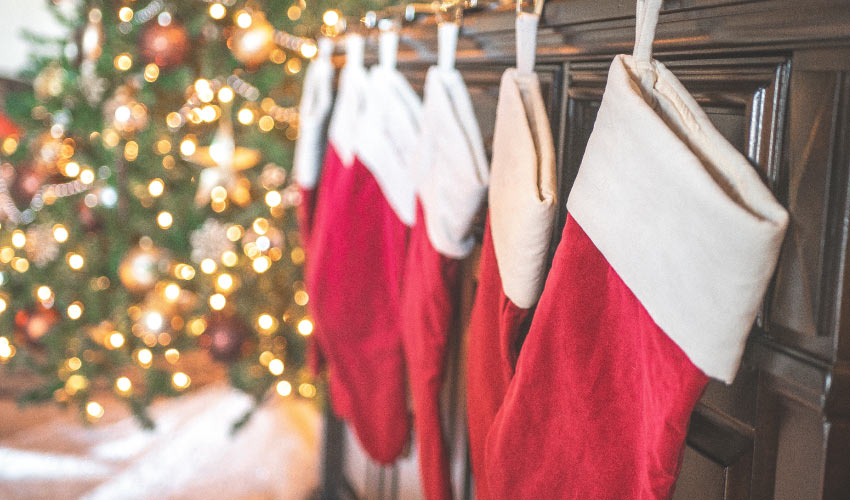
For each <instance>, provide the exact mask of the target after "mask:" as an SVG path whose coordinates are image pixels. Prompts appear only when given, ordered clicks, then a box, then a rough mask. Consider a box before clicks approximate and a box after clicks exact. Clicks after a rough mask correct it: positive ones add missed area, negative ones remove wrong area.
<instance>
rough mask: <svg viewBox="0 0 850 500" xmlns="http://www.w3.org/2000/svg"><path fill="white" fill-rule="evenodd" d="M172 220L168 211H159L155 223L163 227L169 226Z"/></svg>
mask: <svg viewBox="0 0 850 500" xmlns="http://www.w3.org/2000/svg"><path fill="white" fill-rule="evenodd" d="M172 222H174V218H173V217H172V216H171V214H170V213H168V212H160V213H159V215H157V216H156V223H157V224H158V225H159V227H161V228H163V229H168V228H170V227H171V223H172Z"/></svg>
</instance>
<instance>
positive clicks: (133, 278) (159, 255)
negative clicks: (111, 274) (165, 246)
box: [118, 244, 168, 293]
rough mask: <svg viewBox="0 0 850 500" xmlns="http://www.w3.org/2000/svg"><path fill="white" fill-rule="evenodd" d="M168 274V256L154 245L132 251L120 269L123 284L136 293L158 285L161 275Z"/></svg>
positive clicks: (125, 257) (122, 262)
mask: <svg viewBox="0 0 850 500" xmlns="http://www.w3.org/2000/svg"><path fill="white" fill-rule="evenodd" d="M166 272H168V256H167V255H166V253H165V252H164V251H163V250H160V249H158V248H155V247H154V246H153V244H148V245H144V246H143V245H139V246H137V247H135V248H133V249H132V250H130V251H129V252H128V253H127V255H125V256H124V260H122V261H121V265H120V266H119V267H118V277H119V278H120V279H121V283H123V284H124V286H125V287H126V288H127V289H128V290H130V291H131V292H134V293H142V292H146V291H148V290H150V289H151V288H153V287H154V285H156V282H157V279H158V278H159V276H160V274H164V273H166Z"/></svg>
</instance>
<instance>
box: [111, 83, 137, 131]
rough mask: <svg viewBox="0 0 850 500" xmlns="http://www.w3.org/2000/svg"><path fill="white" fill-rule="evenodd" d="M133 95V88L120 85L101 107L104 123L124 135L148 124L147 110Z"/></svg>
mask: <svg viewBox="0 0 850 500" xmlns="http://www.w3.org/2000/svg"><path fill="white" fill-rule="evenodd" d="M135 95H136V89H135V88H133V87H131V86H130V85H121V86H120V87H118V88H117V89H115V94H114V95H113V96H112V97H111V98H110V99H109V100H108V101H106V102H105V103H104V105H103V115H104V119H105V120H106V122H107V123H109V124H110V125H111V126H112V127H113V128H114V129H116V130H119V131H121V132H124V133H125V134H132V133H134V132H138V131H140V130H142V129H144V128H145V127H146V126H147V124H148V108H146V107H145V105H144V104H142V103H140V102H138V101H137V100H136V97H135Z"/></svg>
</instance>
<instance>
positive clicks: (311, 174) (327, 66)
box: [292, 38, 334, 245]
mask: <svg viewBox="0 0 850 500" xmlns="http://www.w3.org/2000/svg"><path fill="white" fill-rule="evenodd" d="M332 52H333V42H332V41H331V40H329V39H327V38H320V39H319V56H318V57H317V58H316V59H315V60H314V61H313V62H311V63H310V66H308V67H307V74H306V75H305V76H304V87H303V94H302V96H301V103H300V104H299V106H298V140H297V141H296V143H295V155H294V157H293V160H292V165H293V170H294V173H295V182H296V183H297V184H298V188H299V191H300V192H301V203H300V204H299V205H298V226H299V230H300V233H301V239H302V241H303V242H304V245H309V240H310V233H311V230H312V228H313V215H314V210H315V208H316V184H317V183H318V180H319V173H320V171H321V167H322V156H323V154H324V151H325V148H326V141H325V140H324V137H323V135H324V131H325V125H326V123H327V120H328V117H329V116H330V112H331V107H332V106H333V78H334V67H333V63H331V54H332Z"/></svg>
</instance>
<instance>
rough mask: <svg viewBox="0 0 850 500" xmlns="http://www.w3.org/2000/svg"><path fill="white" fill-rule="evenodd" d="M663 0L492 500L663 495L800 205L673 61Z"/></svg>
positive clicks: (600, 162) (618, 84) (648, 17)
mask: <svg viewBox="0 0 850 500" xmlns="http://www.w3.org/2000/svg"><path fill="white" fill-rule="evenodd" d="M659 8H660V0H649V1H648V2H639V12H638V42H637V43H636V46H635V55H634V56H633V57H630V56H625V55H620V56H617V57H616V58H615V59H614V62H613V63H612V65H611V69H610V72H609V74H608V84H607V87H606V90H605V94H604V97H603V100H602V104H601V107H600V109H599V113H598V115H597V119H596V123H595V125H594V130H593V133H592V135H591V137H590V140H589V142H588V145H587V149H586V152H585V156H584V158H583V160H582V166H581V169H580V171H579V174H578V177H577V179H576V182H575V184H574V186H573V190H572V192H571V193H570V198H569V201H568V203H567V208H568V210H569V212H570V216H569V217H568V219H567V224H566V226H565V228H564V231H563V237H562V240H561V243H560V245H559V247H558V250H557V252H556V255H555V260H554V262H553V267H552V270H551V271H550V274H549V276H548V278H547V280H546V284H545V288H544V291H543V294H542V296H541V299H540V302H539V304H538V307H537V310H536V312H535V315H534V319H533V321H532V325H531V329H530V331H529V334H528V337H527V338H526V340H525V343H524V344H523V347H522V351H521V353H520V355H519V359H518V362H517V367H516V374H515V376H514V379H513V381H512V382H511V385H510V387H509V389H508V393H507V396H506V397H505V401H504V403H503V405H502V408H501V409H500V410H499V413H498V415H497V417H496V420H495V422H494V424H493V427H492V428H491V430H490V435H489V437H488V440H487V451H486V459H485V460H486V463H487V469H486V472H487V479H488V483H489V487H490V492H491V493H492V495H493V497H494V498H504V499H512V500H513V499H531V498H534V499H536V498H553V499H554V498H557V499H579V498H580V499H612V500H614V499H617V500H620V499H626V498H627V499H630V500H632V499H665V498H669V497H670V496H671V495H672V492H673V485H674V484H675V481H676V477H677V474H678V471H679V466H680V463H681V456H682V448H683V445H684V439H685V435H686V432H687V425H688V420H689V417H690V414H691V411H692V409H693V407H694V405H695V404H696V402H697V400H698V399H699V397H700V395H701V393H702V390H703V388H704V386H705V384H706V382H707V381H708V377H715V378H719V379H721V380H723V381H726V382H730V381H731V380H732V379H733V378H734V376H735V373H736V371H737V368H738V364H739V362H740V358H741V355H742V352H743V349H744V344H745V342H746V337H747V334H748V333H749V330H750V328H751V326H752V322H753V320H754V318H755V316H756V312H757V309H758V306H759V304H760V302H761V300H762V296H763V294H764V291H765V289H766V287H767V285H768V282H769V280H770V278H771V275H772V273H773V269H774V266H775V264H776V260H777V257H778V253H779V248H780V244H781V241H782V237H783V235H784V231H785V227H786V225H787V220H788V216H787V213H786V212H785V210H784V209H783V208H782V207H781V206H780V205H779V204H778V203H777V202H776V201H775V200H774V198H773V196H772V195H771V193H770V192H769V190H768V189H767V188H766V187H765V186H764V185H763V184H762V182H761V180H760V179H759V177H758V174H757V173H756V171H755V170H754V169H753V167H752V166H751V165H750V164H749V163H748V161H747V160H746V158H744V157H743V156H742V155H741V154H740V153H738V152H737V151H736V150H735V149H734V148H733V147H732V146H731V145H730V144H729V143H728V142H727V141H726V140H725V139H724V138H723V137H722V136H721V135H720V133H719V132H717V130H716V129H715V128H714V127H713V126H712V124H711V122H710V121H709V119H708V117H707V116H706V115H705V113H704V112H703V111H702V109H701V108H700V107H699V105H698V104H697V103H696V101H694V99H693V98H692V97H691V96H690V94H688V92H687V91H686V90H685V89H684V87H682V85H681V84H680V83H679V81H678V80H677V79H676V78H675V76H673V74H672V73H670V72H669V71H668V70H667V69H666V68H664V66H663V65H662V64H660V63H658V62H656V61H652V60H651V58H650V51H649V49H650V47H651V44H652V38H653V34H654V29H655V22H656V21H657V16H658V9H659Z"/></svg>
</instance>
